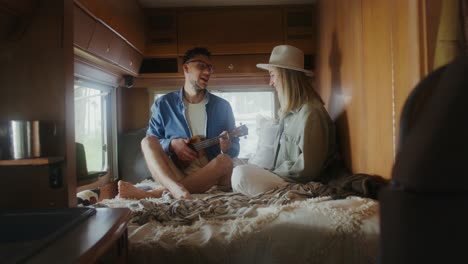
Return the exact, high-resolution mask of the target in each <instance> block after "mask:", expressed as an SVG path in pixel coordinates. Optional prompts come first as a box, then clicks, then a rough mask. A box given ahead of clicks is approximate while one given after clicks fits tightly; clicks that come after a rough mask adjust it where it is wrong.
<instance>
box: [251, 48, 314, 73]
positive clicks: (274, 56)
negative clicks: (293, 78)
mask: <svg viewBox="0 0 468 264" xmlns="http://www.w3.org/2000/svg"><path fill="white" fill-rule="evenodd" d="M271 66H273V67H279V68H284V69H290V70H295V71H301V72H304V73H305V74H306V75H308V76H313V75H314V73H313V72H312V71H309V70H306V69H304V52H302V50H300V49H298V48H296V47H293V46H291V45H279V46H276V47H274V48H273V50H272V51H271V55H270V61H269V63H268V64H266V63H260V64H257V67H258V68H260V69H264V70H269V69H270V67H271Z"/></svg>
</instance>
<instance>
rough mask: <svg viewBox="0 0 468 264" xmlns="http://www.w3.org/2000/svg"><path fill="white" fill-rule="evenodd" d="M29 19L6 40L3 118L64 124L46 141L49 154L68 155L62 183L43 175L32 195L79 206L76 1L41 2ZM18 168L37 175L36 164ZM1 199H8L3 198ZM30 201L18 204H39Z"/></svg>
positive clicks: (0, 75)
mask: <svg viewBox="0 0 468 264" xmlns="http://www.w3.org/2000/svg"><path fill="white" fill-rule="evenodd" d="M30 22H31V23H29V26H28V27H27V28H26V29H25V31H24V32H23V34H22V35H21V36H19V37H18V39H15V41H14V42H11V43H2V44H3V45H2V46H1V49H0V65H1V68H0V80H1V83H2V86H1V88H0V120H10V119H20V120H53V121H55V122H56V124H59V128H60V129H59V132H58V136H57V137H52V138H54V140H53V141H52V140H51V141H50V142H41V145H43V148H47V149H48V151H47V152H48V153H49V154H51V155H53V156H60V157H64V158H65V163H64V166H63V167H62V177H63V182H62V186H61V187H60V188H56V189H52V188H48V187H49V179H48V177H47V175H42V177H43V178H41V181H42V182H41V183H40V184H38V185H37V186H40V187H39V188H36V191H35V192H32V193H30V195H31V197H41V196H43V197H46V198H45V200H48V201H49V202H47V203H46V204H47V205H48V206H51V207H53V206H62V207H63V206H64V205H65V206H67V205H68V206H75V205H76V197H75V195H76V178H75V144H74V118H73V112H74V101H73V24H72V23H73V2H72V1H71V0H66V1H63V0H50V1H40V3H38V5H37V8H36V9H35V10H34V16H32V17H31V21H30ZM0 169H2V168H0ZM15 170H16V171H18V174H22V175H29V177H32V176H36V170H35V167H34V166H30V167H19V168H16V169H15ZM6 171H8V170H6ZM2 173H5V171H4V170H2V171H0V175H2ZM12 175H13V174H12ZM14 175H15V176H16V173H15V174H14ZM2 176H3V175H2ZM10 176H11V175H10ZM37 176H38V177H39V176H40V175H37ZM44 176H45V177H44ZM18 177H20V178H21V176H18ZM22 179H23V180H22V181H21V180H18V179H16V181H15V183H17V182H22V183H23V184H20V185H18V184H15V183H13V182H12V183H11V184H10V183H9V182H8V181H7V182H3V184H4V185H5V186H9V187H8V188H10V190H13V192H14V190H15V188H17V189H18V190H20V189H22V188H24V186H23V185H24V183H27V182H29V181H28V180H27V178H22ZM36 180H38V179H36ZM57 197H63V198H57ZM8 198H10V199H11V198H13V199H15V197H8ZM1 199H2V200H3V199H6V198H5V197H4V196H2V197H1ZM57 199H60V201H57ZM31 201H32V203H31V204H20V203H17V207H23V208H24V207H37V205H38V204H37V203H35V200H34V199H32V200H31ZM13 202H14V201H13ZM41 205H44V203H42V204H41Z"/></svg>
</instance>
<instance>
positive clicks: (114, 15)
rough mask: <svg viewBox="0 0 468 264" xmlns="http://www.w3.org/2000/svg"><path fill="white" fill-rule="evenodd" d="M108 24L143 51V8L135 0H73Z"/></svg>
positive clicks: (144, 43) (144, 36) (144, 41)
mask: <svg viewBox="0 0 468 264" xmlns="http://www.w3.org/2000/svg"><path fill="white" fill-rule="evenodd" d="M75 2H76V3H77V4H78V5H79V6H81V7H83V8H84V9H86V10H87V11H89V12H90V13H91V14H93V16H94V17H96V18H97V20H99V21H102V22H103V23H104V24H106V25H108V26H109V27H110V28H112V30H114V31H116V32H119V34H120V35H121V36H122V37H123V38H124V39H125V40H126V41H128V43H130V44H131V46H133V47H134V48H135V49H136V50H138V51H139V52H140V53H143V52H145V45H146V28H145V17H144V15H143V10H142V9H141V8H140V5H139V4H138V2H137V0H75Z"/></svg>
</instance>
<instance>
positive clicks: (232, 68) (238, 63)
mask: <svg viewBox="0 0 468 264" xmlns="http://www.w3.org/2000/svg"><path fill="white" fill-rule="evenodd" d="M269 59H270V55H269V54H250V55H218V56H212V57H211V61H212V62H213V65H214V67H215V68H214V74H215V75H219V74H265V75H267V74H268V72H267V71H265V70H261V69H259V68H257V66H256V65H257V63H268V60H269Z"/></svg>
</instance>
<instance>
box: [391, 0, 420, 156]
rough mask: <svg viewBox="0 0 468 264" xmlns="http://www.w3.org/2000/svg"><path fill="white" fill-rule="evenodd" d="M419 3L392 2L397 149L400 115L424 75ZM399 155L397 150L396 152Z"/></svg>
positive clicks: (406, 0) (401, 0)
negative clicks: (407, 99)
mask: <svg viewBox="0 0 468 264" xmlns="http://www.w3.org/2000/svg"><path fill="white" fill-rule="evenodd" d="M421 7H422V6H421V5H420V2H419V1H415V0H412V1H408V0H395V1H394V2H393V3H392V17H397V18H398V19H393V26H392V29H393V30H392V35H393V56H394V65H395V67H394V69H393V71H394V103H395V105H394V111H395V144H396V145H397V146H398V140H399V137H398V131H399V127H400V126H399V124H400V115H401V110H402V108H403V105H404V103H405V101H406V98H407V97H408V95H409V93H410V92H411V91H412V90H413V88H414V87H415V86H416V84H417V83H418V82H419V80H421V78H422V76H423V74H424V71H425V70H424V63H423V61H424V60H425V57H424V56H422V52H423V51H424V46H423V43H422V44H421V45H415V43H419V41H420V39H421V33H422V32H421V30H422V29H423V26H422V22H423V21H422V18H421V16H420V15H421V14H420V10H421V9H420V8H421ZM396 151H397V152H398V149H396Z"/></svg>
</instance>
